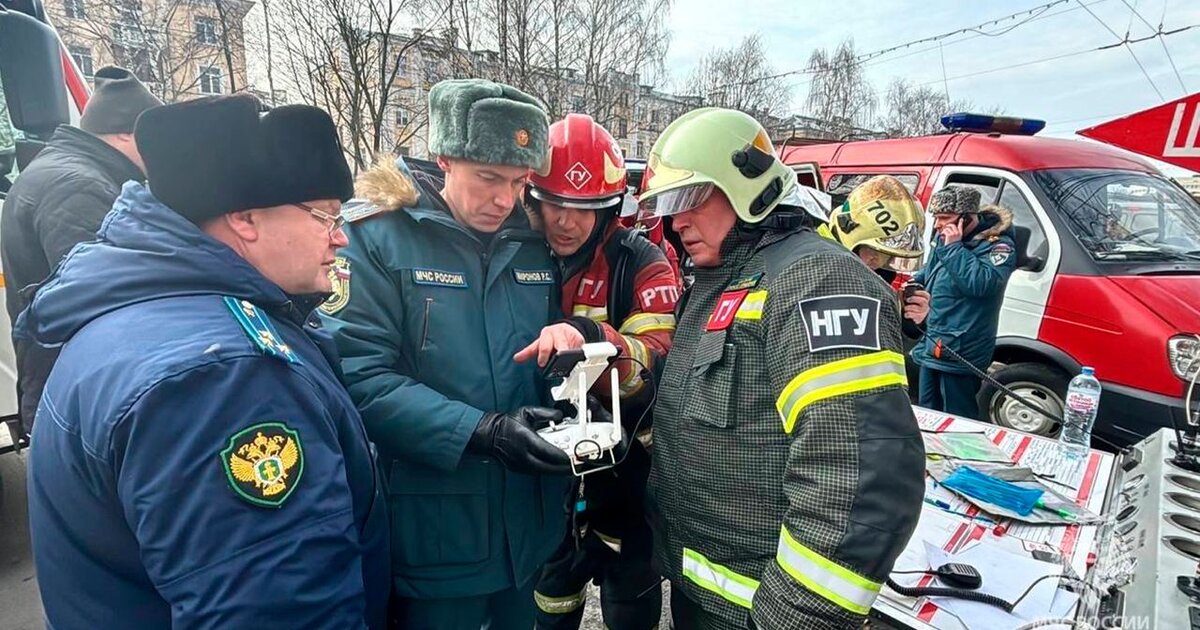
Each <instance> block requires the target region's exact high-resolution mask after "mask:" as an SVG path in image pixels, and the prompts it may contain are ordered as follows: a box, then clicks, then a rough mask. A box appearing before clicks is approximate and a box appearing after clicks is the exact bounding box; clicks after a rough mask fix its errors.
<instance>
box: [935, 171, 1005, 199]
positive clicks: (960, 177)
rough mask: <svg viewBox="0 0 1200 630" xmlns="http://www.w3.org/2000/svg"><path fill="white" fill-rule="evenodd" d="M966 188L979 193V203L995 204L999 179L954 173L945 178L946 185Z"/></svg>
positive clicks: (998, 190)
mask: <svg viewBox="0 0 1200 630" xmlns="http://www.w3.org/2000/svg"><path fill="white" fill-rule="evenodd" d="M951 184H953V185H955V186H966V187H967V188H974V189H975V190H978V191H979V203H996V199H997V198H998V197H999V196H1000V195H999V193H1000V179H999V178H997V177H989V176H987V175H968V174H966V173H955V174H953V175H951V176H949V177H947V178H946V185H951Z"/></svg>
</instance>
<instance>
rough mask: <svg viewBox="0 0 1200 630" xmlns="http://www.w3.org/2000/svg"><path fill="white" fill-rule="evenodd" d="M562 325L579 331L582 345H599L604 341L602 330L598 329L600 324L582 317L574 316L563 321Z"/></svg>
mask: <svg viewBox="0 0 1200 630" xmlns="http://www.w3.org/2000/svg"><path fill="white" fill-rule="evenodd" d="M563 323H565V324H570V325H571V327H572V328H574V329H575V330H578V331H579V334H581V335H583V341H584V343H599V342H601V341H604V330H603V329H601V328H600V324H597V323H596V322H594V321H592V320H590V319H588V318H586V317H583V316H581V315H576V316H575V317H568V318H567V319H564V320H563Z"/></svg>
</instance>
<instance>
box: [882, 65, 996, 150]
mask: <svg viewBox="0 0 1200 630" xmlns="http://www.w3.org/2000/svg"><path fill="white" fill-rule="evenodd" d="M885 107H886V112H885V114H884V116H883V117H882V118H881V119H880V120H879V123H878V125H879V127H881V128H882V129H883V131H884V132H885V133H886V134H887V135H888V136H889V137H891V138H904V137H910V136H927V135H931V134H935V133H941V132H942V131H943V128H942V123H941V120H942V116H944V115H946V114H949V113H952V112H965V111H976V112H979V113H982V114H988V115H992V116H998V115H1001V114H1003V113H1004V109H1003V108H1000V107H994V106H993V107H983V108H980V107H977V106H976V105H975V104H974V103H972V102H971V101H969V100H967V99H956V100H953V101H948V100H946V93H945V92H942V91H940V90H938V89H937V88H935V87H932V86H927V85H914V84H913V83H911V82H910V81H908V80H906V79H901V78H896V79H893V80H892V82H891V84H889V85H888V89H887V96H886V97H885Z"/></svg>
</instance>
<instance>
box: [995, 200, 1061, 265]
mask: <svg viewBox="0 0 1200 630" xmlns="http://www.w3.org/2000/svg"><path fill="white" fill-rule="evenodd" d="M997 205H999V206H1000V207H1002V208H1006V209H1008V210H1009V211H1011V212H1012V213H1013V223H1014V224H1015V225H1017V226H1019V227H1023V228H1027V229H1028V230H1029V244H1028V245H1027V246H1026V248H1025V252H1026V255H1028V256H1037V257H1039V258H1042V259H1045V258H1046V255H1047V253H1048V252H1049V249H1048V247H1047V245H1046V232H1045V230H1043V229H1042V224H1041V223H1039V222H1038V219H1037V216H1036V215H1034V214H1033V208H1032V207H1031V206H1030V205H1029V200H1027V199H1025V195H1023V194H1021V190H1020V189H1019V188H1017V187H1016V186H1015V185H1013V183H1012V182H1004V187H1003V189H1001V191H1000V200H999V202H997Z"/></svg>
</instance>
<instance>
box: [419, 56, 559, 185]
mask: <svg viewBox="0 0 1200 630" xmlns="http://www.w3.org/2000/svg"><path fill="white" fill-rule="evenodd" d="M549 137H550V121H549V119H548V118H547V117H546V110H545V108H544V107H543V106H542V103H541V101H539V100H538V99H536V98H534V97H533V96H530V95H528V94H526V93H525V92H522V91H521V90H518V89H517V88H515V87H512V86H511V85H505V84H503V83H494V82H492V81H486V80H484V79H452V80H449V81H442V82H440V83H438V84H437V85H435V86H433V89H432V90H430V91H429V152H430V153H431V154H433V155H440V156H442V157H447V158H459V159H463V160H470V161H472V162H482V163H484V164H506V165H509V166H525V167H528V168H531V169H533V170H535V171H541V170H543V169H544V168H545V167H546V166H547V164H546V163H547V162H548V161H549V156H550V153H549Z"/></svg>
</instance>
